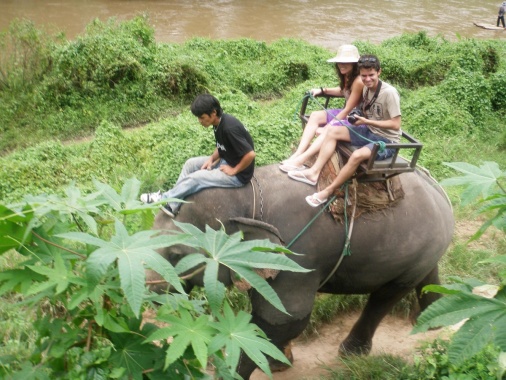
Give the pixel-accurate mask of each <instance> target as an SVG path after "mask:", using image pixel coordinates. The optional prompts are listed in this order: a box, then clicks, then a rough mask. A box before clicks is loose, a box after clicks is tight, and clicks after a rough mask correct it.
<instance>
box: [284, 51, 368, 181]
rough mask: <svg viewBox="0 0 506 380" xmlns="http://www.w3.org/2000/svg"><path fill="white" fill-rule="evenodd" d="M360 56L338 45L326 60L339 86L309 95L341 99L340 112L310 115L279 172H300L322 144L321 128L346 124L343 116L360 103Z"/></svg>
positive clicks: (361, 87) (317, 90) (317, 112)
mask: <svg viewBox="0 0 506 380" xmlns="http://www.w3.org/2000/svg"><path fill="white" fill-rule="evenodd" d="M359 58H360V54H359V53H358V49H357V48H356V47H355V46H354V45H341V46H340V47H339V49H338V51H337V55H336V56H335V57H334V58H331V59H329V60H327V62H331V63H334V64H335V68H336V74H337V76H338V78H339V86H338V87H331V88H323V87H320V88H315V89H312V90H311V95H313V96H318V95H332V96H344V98H345V105H344V108H343V109H329V110H322V111H315V112H312V113H311V115H310V116H309V120H308V122H307V124H306V127H305V128H304V132H303V133H302V138H301V140H300V142H299V145H298V147H297V150H296V151H295V152H294V153H293V154H292V155H291V156H290V158H288V159H286V160H284V161H283V162H282V165H280V167H279V168H280V169H281V170H282V171H284V172H289V171H291V170H297V169H303V168H304V166H303V164H304V162H305V161H306V160H307V159H308V158H310V157H311V156H313V155H314V154H315V153H317V152H318V151H319V150H320V147H321V144H322V142H323V138H324V136H323V134H322V132H323V129H322V128H321V127H327V126H338V125H343V124H347V125H350V124H349V123H348V121H347V120H346V117H347V116H348V113H350V112H351V110H352V109H353V108H355V107H356V106H358V105H359V104H360V101H361V100H362V89H363V88H364V84H363V83H362V79H360V76H359V70H358V63H357V62H358V60H359ZM316 134H319V136H318V137H317V138H316V140H315V141H314V142H313V143H312V144H311V141H312V140H313V137H314V136H315V135H316Z"/></svg>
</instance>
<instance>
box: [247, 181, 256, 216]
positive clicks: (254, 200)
mask: <svg viewBox="0 0 506 380" xmlns="http://www.w3.org/2000/svg"><path fill="white" fill-rule="evenodd" d="M249 182H250V183H251V189H252V190H253V215H251V219H255V210H256V208H257V206H256V201H257V197H256V192H255V184H254V183H253V181H249Z"/></svg>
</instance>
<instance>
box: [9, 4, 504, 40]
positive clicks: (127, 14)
mask: <svg viewBox="0 0 506 380" xmlns="http://www.w3.org/2000/svg"><path fill="white" fill-rule="evenodd" d="M500 3H501V1H498V0H481V1H476V0H460V1H457V0H448V1H444V0H439V1H437V0H374V1H373V0H362V1H357V0H355V1H336V0H207V1H202V0H148V1H141V0H66V1H62V0H0V31H4V30H6V29H7V28H8V25H9V23H10V22H11V21H12V20H13V19H15V18H27V19H30V20H32V21H34V22H35V24H36V25H37V26H44V27H46V28H49V29H50V30H53V31H55V30H57V31H63V32H64V33H65V35H66V36H67V37H68V38H71V39H72V38H75V37H76V36H77V35H79V34H81V33H83V31H84V28H85V26H86V25H87V24H88V23H89V22H90V21H91V20H93V19H95V18H98V19H100V20H103V21H105V20H107V19H108V18H110V17H116V18H117V19H118V20H126V19H130V18H132V17H134V16H135V15H138V14H140V13H145V14H147V15H149V19H150V22H151V24H152V25H153V26H154V28H155V37H156V39H157V41H160V42H176V43H180V42H184V41H186V40H187V39H189V38H192V37H196V36H199V37H208V38H212V39H237V38H241V37H247V38H253V39H256V40H261V41H266V42H270V41H273V40H276V39H279V38H283V37H292V38H301V39H304V40H306V41H308V42H310V43H313V44H315V45H319V46H323V47H326V48H329V49H331V50H334V49H336V48H337V47H338V46H339V45H341V44H343V43H352V42H353V41H355V40H362V41H370V42H373V43H379V42H381V41H383V40H385V39H387V38H390V37H394V36H397V35H399V34H401V33H402V32H418V31H421V30H424V31H426V32H427V34H428V35H429V36H435V35H437V34H440V35H442V36H444V37H445V38H447V39H449V40H456V39H457V38H459V37H463V38H464V37H468V38H478V39H501V40H504V41H505V42H506V30H499V31H497V30H485V29H482V28H479V27H477V26H474V25H473V22H479V23H489V24H494V25H495V23H496V21H497V10H498V8H499V5H500Z"/></svg>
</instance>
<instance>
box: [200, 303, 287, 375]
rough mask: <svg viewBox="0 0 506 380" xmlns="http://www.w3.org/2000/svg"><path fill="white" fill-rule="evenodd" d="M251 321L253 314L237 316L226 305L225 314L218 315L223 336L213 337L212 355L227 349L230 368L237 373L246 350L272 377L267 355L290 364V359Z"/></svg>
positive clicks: (239, 313)
mask: <svg viewBox="0 0 506 380" xmlns="http://www.w3.org/2000/svg"><path fill="white" fill-rule="evenodd" d="M250 321H251V315H250V314H248V313H246V312H244V311H239V312H238V314H237V315H234V312H233V311H232V309H231V308H230V306H229V305H228V304H227V303H225V305H224V308H223V315H218V322H214V323H213V326H214V328H215V329H216V330H217V331H218V332H219V333H218V334H216V335H215V336H214V337H213V339H212V341H211V343H210V344H209V352H210V353H214V352H216V351H218V350H221V349H224V350H225V355H224V356H225V361H226V362H227V365H228V366H229V368H231V369H234V370H235V369H236V368H237V365H238V363H239V358H240V354H241V350H242V351H244V352H245V353H246V355H248V356H249V357H250V358H251V360H253V361H254V362H255V363H256V365H257V366H258V367H259V368H260V369H261V370H262V371H264V372H265V373H266V374H267V375H268V376H272V374H271V370H270V368H269V362H268V360H267V358H266V356H265V355H268V356H271V357H272V358H274V359H276V360H279V361H281V362H283V363H286V364H288V365H290V362H289V361H288V359H287V358H286V356H285V355H284V354H283V353H282V352H281V351H280V350H279V349H278V348H277V347H276V346H275V345H273V344H272V343H270V342H269V341H268V340H267V338H266V336H265V334H264V333H263V332H262V331H261V330H260V329H259V328H258V326H256V325H254V324H252V323H250Z"/></svg>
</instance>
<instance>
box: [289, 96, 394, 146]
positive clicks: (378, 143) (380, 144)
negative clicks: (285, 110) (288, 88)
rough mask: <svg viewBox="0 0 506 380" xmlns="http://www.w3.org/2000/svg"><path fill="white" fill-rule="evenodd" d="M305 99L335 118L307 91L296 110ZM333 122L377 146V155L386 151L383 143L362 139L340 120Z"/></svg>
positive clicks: (365, 138)
mask: <svg viewBox="0 0 506 380" xmlns="http://www.w3.org/2000/svg"><path fill="white" fill-rule="evenodd" d="M305 98H309V99H311V100H312V101H314V102H315V103H316V104H318V105H319V106H320V107H321V108H322V109H323V110H324V111H325V112H326V113H327V115H330V116H332V118H335V117H334V115H332V114H331V113H330V112H329V110H328V109H327V108H325V107H324V106H323V104H321V103H320V102H319V101H318V100H317V99H316V98H315V97H314V96H313V95H312V94H311V92H309V91H308V92H306V94H305V95H304V96H303V97H302V100H301V101H300V102H299V106H298V108H297V109H300V104H301V103H302V102H303V101H304V99H305ZM295 115H297V112H295ZM335 120H336V121H337V122H338V123H339V124H341V125H342V126H343V127H346V128H348V130H349V131H350V132H351V133H354V134H355V135H356V136H358V137H360V138H362V139H364V140H366V141H369V142H370V143H373V144H376V145H378V146H379V148H378V152H379V153H383V152H384V151H385V149H386V143H385V142H384V141H372V140H369V139H368V138H367V137H364V136H362V135H360V134H358V133H357V132H356V131H354V130H353V128H351V127H350V126H348V125H346V124H344V123H343V122H342V120H339V119H335Z"/></svg>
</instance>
